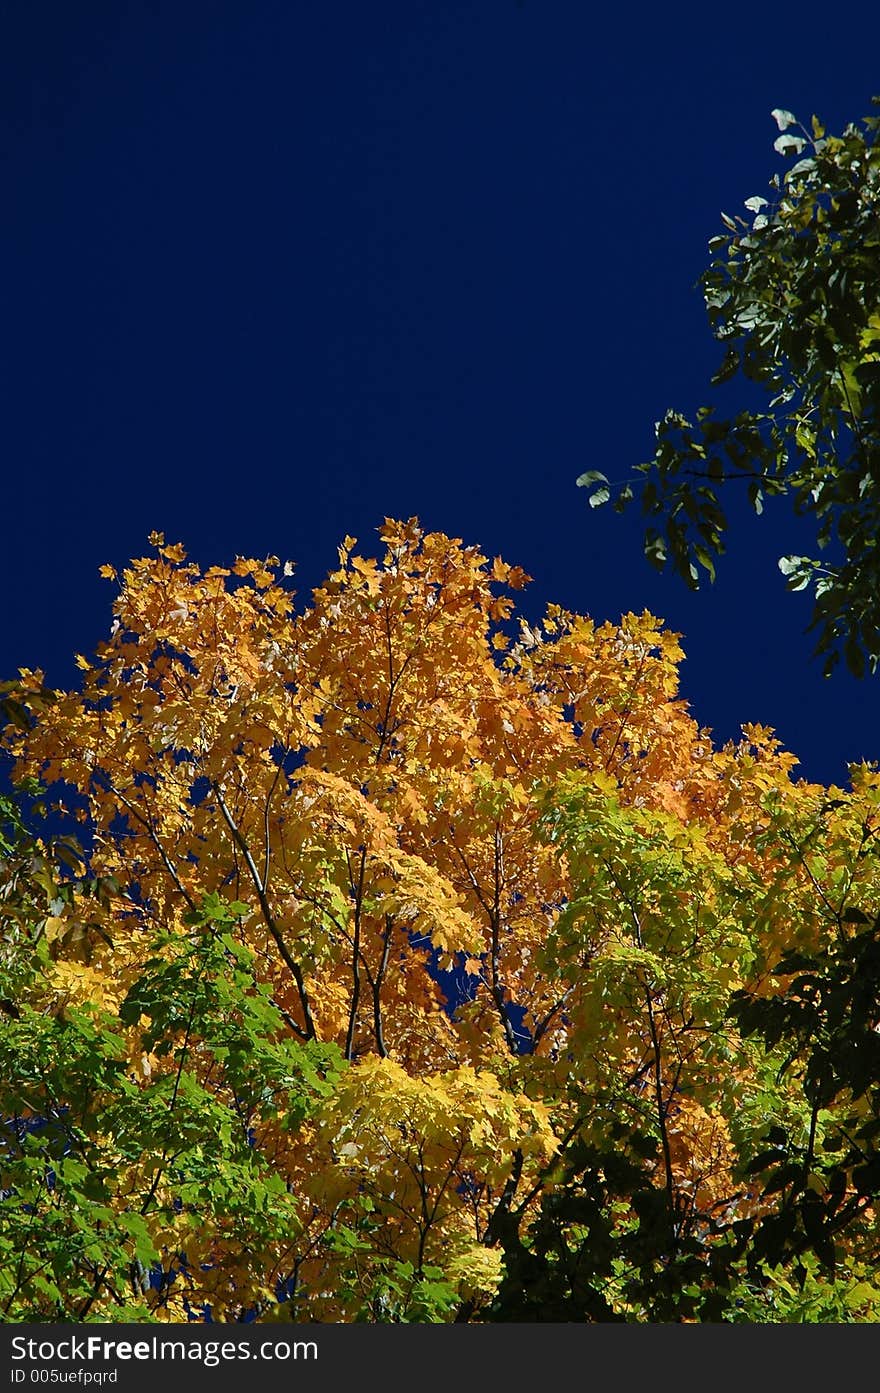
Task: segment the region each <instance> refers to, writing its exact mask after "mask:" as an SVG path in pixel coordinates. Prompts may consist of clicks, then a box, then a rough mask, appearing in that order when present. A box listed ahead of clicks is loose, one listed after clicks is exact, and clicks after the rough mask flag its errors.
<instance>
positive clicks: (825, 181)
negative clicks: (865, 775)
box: [578, 99, 880, 676]
mask: <svg viewBox="0 0 880 1393" xmlns="http://www.w3.org/2000/svg"><path fill="white" fill-rule="evenodd" d="M878 100H880V99H878ZM772 114H773V116H774V118H775V121H776V124H777V127H778V129H779V131H780V134H779V136H778V138H777V140H776V143H775V149H776V150H777V152H778V153H779V154H780V155H782V156H784V157H786V158H791V159H793V161H794V162H793V163H792V164H791V165H790V167H789V168H788V169H787V170H786V172H785V175H784V176H782V177H780V176H779V175H778V174H777V175H774V177H773V179H772V180H771V183H770V188H769V191H768V195H769V196H768V197H763V196H753V197H750V198H747V199H746V200H745V207H746V210H747V214H748V216H747V217H744V216H742V215H740V214H735V215H734V216H733V217H730V216H728V215H727V214H723V215H722V222H723V224H724V231H723V232H722V233H720V234H719V235H718V236H716V237H713V238H712V240H711V241H710V243H709V248H710V252H711V259H710V263H709V266H708V268H707V269H706V271H705V272H704V274H703V276H702V288H703V295H704V298H705V303H706V309H707V312H708V318H709V324H710V327H711V330H712V334H713V336H714V337H715V339H716V340H717V341H718V342H719V344H720V345H721V347H722V348H723V350H724V353H723V358H722V361H721V364H720V366H719V368H718V371H717V372H716V373H715V375H714V377H713V378H712V383H713V384H714V385H716V386H719V387H720V386H721V384H724V383H728V382H729V381H730V380H731V379H735V378H739V380H740V386H741V389H742V390H741V398H742V400H741V404H740V407H739V409H737V410H735V411H734V413H733V414H724V415H723V416H721V415H719V414H718V411H717V409H716V407H714V406H702V407H700V408H699V409H698V410H697V411H696V413H695V414H693V413H691V414H689V415H684V414H682V412H681V411H678V410H669V411H667V412H666V414H665V415H664V417H663V419H662V420H661V421H659V422H658V423H657V426H656V442H657V443H656V448H655V451H654V455H653V458H652V459H650V460H649V461H648V462H647V463H645V464H641V465H639V466H637V478H636V479H635V480H632V479H630V480H626V481H624V482H623V483H615V484H611V483H609V480H608V479H607V478H606V477H605V475H604V474H601V473H599V472H598V471H596V470H589V471H587V472H586V473H585V474H582V475H581V477H580V478H579V479H578V483H579V484H580V485H582V486H584V487H586V488H589V489H590V496H589V501H590V503H591V505H592V506H593V507H598V506H601V505H602V504H604V503H607V502H609V501H613V505H614V507H615V508H617V509H618V510H622V509H624V508H626V507H627V506H628V505H629V504H630V503H631V502H632V501H633V500H634V499H636V498H637V499H638V500H639V501H640V503H641V507H642V511H643V513H644V515H645V516H646V517H647V519H648V526H647V529H646V532H645V555H646V556H647V557H648V559H649V560H650V561H651V562H652V563H653V564H654V565H655V566H657V567H658V568H662V567H663V566H665V565H666V563H667V562H671V563H672V565H673V567H674V569H675V570H676V571H677V572H678V574H679V575H680V576H681V577H682V578H683V579H684V580H685V582H686V583H687V584H688V585H689V586H690V587H691V588H693V589H696V588H697V587H698V585H699V581H700V572H701V570H702V571H703V572H705V573H706V574H708V576H709V577H710V579H714V576H715V564H716V562H717V560H718V558H719V556H720V555H721V554H722V553H723V551H724V534H725V532H726V530H727V517H726V514H725V511H724V507H723V505H722V502H721V495H722V490H728V491H729V489H730V488H731V487H735V488H737V489H744V490H746V491H747V492H748V497H749V499H750V501H751V504H752V506H753V508H754V510H755V512H756V513H761V512H762V511H763V506H764V500H765V499H766V498H773V497H782V496H785V497H788V498H789V499H790V500H791V502H792V504H793V506H794V510H795V512H796V513H797V514H800V515H803V516H805V517H808V518H810V519H812V520H813V521H814V522H815V532H816V544H817V547H818V549H819V552H820V554H819V555H818V556H783V557H781V558H780V561H779V567H780V570H781V571H782V573H783V575H784V576H785V577H786V580H787V585H788V587H789V589H791V590H803V589H807V588H809V589H811V590H812V593H813V596H814V600H815V603H814V608H813V615H812V621H811V624H810V628H811V629H813V630H815V631H816V634H817V645H816V653H817V654H820V655H822V656H823V659H824V668H825V672H826V673H829V672H830V671H831V670H832V668H833V667H834V666H835V664H836V663H837V662H838V661H839V659H840V657H841V654H842V655H843V656H844V658H845V660H846V664H847V666H848V668H849V670H850V671H851V672H853V673H854V674H855V675H856V676H862V675H863V674H864V673H865V672H866V671H868V672H870V673H876V671H877V667H878V664H880V545H878V537H880V145H878V143H877V131H878V127H880V118H878V117H877V116H869V117H866V118H865V119H864V120H863V121H862V122H861V123H860V124H851V125H849V126H847V127H846V129H845V130H844V131H843V132H842V133H841V134H840V135H839V136H836V135H829V134H827V132H826V130H825V127H824V126H823V125H822V123H821V122H820V121H819V120H818V118H817V117H815V116H814V117H813V118H812V121H811V123H810V125H809V127H807V126H803V125H801V124H800V123H799V122H798V120H797V118H796V117H795V116H794V115H792V113H791V112H789V111H783V110H781V109H777V110H775V111H774V112H773V113H772ZM720 395H721V398H722V405H723V404H724V403H726V402H727V401H728V400H729V398H730V396H731V389H729V388H725V389H723V390H722V392H721V393H720ZM758 398H762V399H763V405H762V407H761V408H760V409H759V408H756V407H755V406H754V405H753V404H752V403H753V401H754V400H756V399H758ZM728 496H729V492H728Z"/></svg>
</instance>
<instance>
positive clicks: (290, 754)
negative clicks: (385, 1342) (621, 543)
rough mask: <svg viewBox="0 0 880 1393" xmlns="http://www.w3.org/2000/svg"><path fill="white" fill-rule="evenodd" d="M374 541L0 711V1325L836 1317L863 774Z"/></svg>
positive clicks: (140, 563) (136, 592)
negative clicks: (728, 740)
mask: <svg viewBox="0 0 880 1393" xmlns="http://www.w3.org/2000/svg"><path fill="white" fill-rule="evenodd" d="M380 534H381V542H382V551H381V554H380V555H379V556H378V557H371V556H369V555H362V554H361V553H360V552H359V551H358V550H357V548H356V543H355V540H354V539H353V538H346V539H345V541H344V542H343V544H342V545H341V547H340V549H339V562H338V566H337V567H336V569H334V570H333V571H332V572H331V573H330V575H329V576H328V578H327V580H326V581H325V583H324V584H323V585H321V586H320V587H318V588H317V589H316V590H315V591H314V592H313V595H312V597H311V600H310V602H309V603H308V604H306V605H305V606H302V607H298V606H297V604H296V597H295V595H294V593H293V591H292V589H291V583H290V580H289V576H290V574H291V573H292V570H293V567H292V566H291V565H290V563H287V564H285V565H282V564H281V563H280V562H279V560H278V559H277V558H275V557H269V558H266V559H262V560H260V559H256V558H244V557H239V558H236V559H235V561H234V562H233V563H232V564H231V565H229V566H211V567H209V568H207V569H202V568H200V567H199V566H197V565H195V564H194V563H192V562H190V561H188V560H187V557H186V554H185V551H184V548H183V547H182V546H181V545H180V544H170V545H169V544H166V542H165V539H164V538H163V537H162V536H161V535H160V534H154V536H153V537H152V538H151V543H152V551H151V553H150V554H149V555H146V556H143V557H140V558H137V559H135V560H133V561H132V562H131V564H130V565H129V567H128V568H127V569H126V570H125V571H124V573H123V574H122V575H121V576H117V575H116V573H115V571H114V570H113V569H112V568H111V567H109V566H108V567H105V568H103V569H104V573H105V575H106V576H107V577H108V579H109V580H111V581H112V582H113V583H114V585H115V586H116V588H117V594H116V598H115V600H114V604H113V620H112V626H111V629H110V633H109V635H108V637H107V638H106V639H105V640H104V641H103V642H101V643H99V644H98V646H97V649H96V651H95V654H94V656H91V657H85V656H83V657H80V658H79V659H78V664H79V667H80V669H81V672H82V682H81V686H80V689H79V690H76V691H69V692H62V691H54V690H50V689H49V688H48V687H47V686H46V684H45V680H44V676H43V674H42V673H41V672H38V671H23V672H21V673H20V675H19V677H18V679H16V680H15V681H14V682H10V683H7V684H6V685H5V688H4V691H3V699H4V704H5V709H6V713H7V716H8V725H7V727H6V731H5V735H4V743H5V746H6V748H7V750H8V751H9V752H10V754H11V756H12V758H13V760H14V766H13V773H14V777H15V780H16V781H17V788H18V794H17V798H16V800H15V801H10V802H9V803H8V804H7V805H6V806H5V808H4V817H5V829H6V830H5V832H4V842H3V846H2V848H0V850H2V873H0V895H2V898H0V917H2V920H3V929H4V937H3V949H2V956H0V1011H2V1013H3V1016H4V1021H3V1025H4V1028H3V1031H2V1033H0V1128H2V1130H0V1196H2V1198H0V1310H2V1312H3V1318H4V1319H6V1320H19V1321H20V1320H37V1321H58V1320H61V1321H71V1320H84V1319H89V1320H99V1319H104V1320H106V1319H116V1320H120V1319H135V1318H137V1319H149V1320H179V1319H186V1318H188V1317H189V1316H192V1315H200V1314H205V1313H210V1315H211V1316H212V1317H213V1318H214V1319H215V1320H235V1319H238V1318H241V1317H242V1316H243V1315H245V1314H247V1315H248V1316H256V1318H257V1319H275V1320H277V1319H280V1318H281V1319H283V1318H286V1317H287V1318H291V1319H294V1320H319V1321H328V1320H329V1321H350V1320H383V1321H386V1320H387V1321H451V1320H459V1321H486V1320H500V1321H503V1320H544V1319H549V1320H619V1321H645V1320H725V1321H736V1320H740V1319H749V1320H770V1321H772V1320H800V1319H815V1320H846V1319H858V1320H869V1319H876V1314H877V1311H878V1301H880V1286H878V1285H877V1284H876V1283H875V1280H874V1275H873V1274H874V1272H875V1271H876V1262H877V1258H878V1256H880V1250H878V1234H877V1227H876V1219H875V1214H874V1204H875V1202H876V1198H877V1195H878V1193H880V1174H878V1171H877V1165H876V1160H875V1159H874V1158H875V1155H876V1146H875V1143H876V1138H877V1135H878V1131H880V1085H878V1082H877V1080H878V1078H880V1073H878V1069H877V1063H878V1061H877V1057H876V1056H877V1038H878V1037H877V1030H876V1028H877V1025H878V1021H880V971H878V965H877V951H876V933H875V925H876V919H877V916H878V914H880V864H878V853H877V828H878V809H880V774H878V772H877V770H876V769H875V768H872V767H867V766H859V767H855V766H854V767H853V768H852V770H851V788H849V789H848V790H844V789H839V788H832V789H825V788H823V787H821V786H818V785H816V784H811V783H808V782H805V781H800V780H797V779H796V778H795V775H794V770H795V767H796V760H795V759H794V757H793V756H792V755H791V754H789V753H787V752H786V751H784V750H783V749H782V748H781V747H780V745H779V743H778V742H777V741H776V740H775V738H774V737H773V733H772V732H771V731H769V730H766V729H763V728H761V727H757V726H749V727H745V728H744V730H743V737H742V740H741V741H740V742H739V743H736V744H729V745H726V746H725V747H724V748H721V749H718V748H716V747H715V746H714V745H713V742H712V739H711V735H710V733H709V732H708V731H706V730H704V729H701V728H700V727H699V726H698V725H697V724H696V723H695V722H694V720H693V719H692V717H691V715H690V713H689V711H688V707H687V703H686V702H685V701H684V700H683V699H682V698H681V696H680V694H679V689H678V673H677V668H678V663H679V661H680V660H681V658H682V651H681V648H680V645H679V641H678V637H677V636H676V635H675V634H672V633H670V632H668V631H667V630H665V629H664V627H663V626H662V624H661V623H660V621H658V620H657V619H656V618H654V617H653V616H652V615H650V614H648V613H644V614H641V615H636V614H627V615H624V616H622V618H621V619H620V620H619V621H618V622H595V621H594V620H592V619H591V618H589V617H587V616H584V615H578V614H574V613H571V612H569V611H566V610H564V609H562V608H560V607H558V606H550V607H549V609H548V610H547V612H546V614H545V615H544V617H543V618H542V619H541V620H540V621H535V620H530V619H527V618H525V617H518V616H517V615H516V613H515V606H514V592H516V591H518V590H519V589H520V588H521V587H522V586H523V585H524V584H525V582H526V580H527V577H526V576H525V575H524V574H523V573H522V571H520V570H518V569H517V568H516V567H512V566H509V565H507V564H506V563H505V562H503V561H502V560H500V559H498V558H496V559H494V560H493V559H491V558H488V557H486V556H484V555H483V554H482V553H481V552H480V551H479V550H478V549H477V548H476V547H473V546H468V545H465V544H463V543H462V542H461V541H460V540H458V539H455V538H450V537H447V536H445V535H442V534H439V533H426V532H424V531H423V530H422V529H421V528H420V526H419V525H418V523H417V522H416V521H415V520H410V521H409V522H395V521H393V520H390V519H389V520H386V522H385V524H384V525H383V527H382V528H381V529H380Z"/></svg>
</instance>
